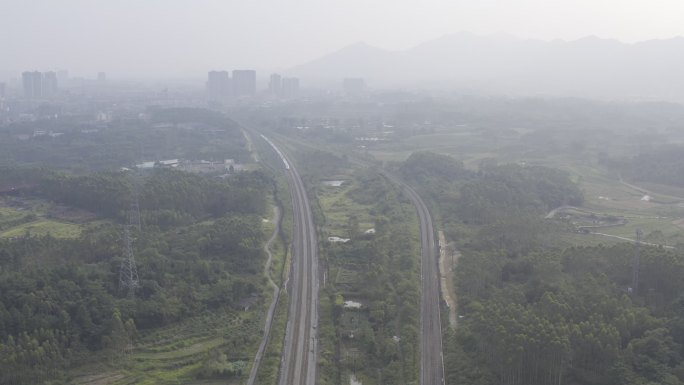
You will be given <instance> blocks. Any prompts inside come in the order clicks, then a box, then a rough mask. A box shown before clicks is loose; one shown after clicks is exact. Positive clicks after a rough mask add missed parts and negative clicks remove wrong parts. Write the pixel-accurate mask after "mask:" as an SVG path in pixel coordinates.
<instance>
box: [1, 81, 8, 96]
mask: <svg viewBox="0 0 684 385" xmlns="http://www.w3.org/2000/svg"><path fill="white" fill-rule="evenodd" d="M6 96H7V85H6V84H5V83H0V99H4V98H5V97H6Z"/></svg>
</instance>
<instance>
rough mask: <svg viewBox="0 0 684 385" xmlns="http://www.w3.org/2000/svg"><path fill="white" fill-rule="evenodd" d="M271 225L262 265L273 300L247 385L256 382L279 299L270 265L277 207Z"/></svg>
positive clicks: (277, 288) (275, 234)
mask: <svg viewBox="0 0 684 385" xmlns="http://www.w3.org/2000/svg"><path fill="white" fill-rule="evenodd" d="M273 224H274V225H275V226H274V227H273V233H272V234H271V238H269V239H268V241H267V242H266V244H265V245H264V251H266V254H268V259H267V260H266V264H265V265H264V274H265V275H266V278H268V284H269V285H270V286H271V287H272V288H273V299H272V300H271V305H269V307H268V313H267V314H266V324H265V326H264V335H263V337H262V338H261V343H260V344H259V350H257V354H256V356H255V357H254V363H253V364H252V370H250V372H249V379H248V380H247V384H248V385H253V384H254V381H256V374H257V371H258V370H259V364H260V363H261V360H262V359H263V358H264V352H265V351H266V345H267V344H268V340H269V337H270V335H271V327H272V325H273V314H274V313H275V308H276V305H277V304H278V297H280V288H279V287H278V285H276V283H275V282H274V281H273V278H271V273H270V271H271V263H272V262H273V253H271V244H272V243H273V241H274V240H275V239H276V237H277V236H278V233H279V232H280V208H278V206H275V207H273Z"/></svg>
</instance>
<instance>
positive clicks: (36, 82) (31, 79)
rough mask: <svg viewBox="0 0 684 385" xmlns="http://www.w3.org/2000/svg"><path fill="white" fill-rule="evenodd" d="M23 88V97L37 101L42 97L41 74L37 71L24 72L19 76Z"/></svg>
mask: <svg viewBox="0 0 684 385" xmlns="http://www.w3.org/2000/svg"><path fill="white" fill-rule="evenodd" d="M21 80H22V84H23V86H24V97H26V98H28V99H37V98H42V97H43V74H42V73H41V72H38V71H33V72H30V71H26V72H24V73H22V74H21Z"/></svg>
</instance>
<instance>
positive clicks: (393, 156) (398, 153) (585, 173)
mask: <svg viewBox="0 0 684 385" xmlns="http://www.w3.org/2000/svg"><path fill="white" fill-rule="evenodd" d="M450 130H451V129H450ZM514 131H515V132H517V134H518V136H517V137H516V135H507V136H505V137H503V138H501V137H499V138H498V139H495V140H489V138H488V137H487V136H486V135H484V132H485V131H479V130H472V129H468V130H459V131H456V132H454V131H453V130H452V131H450V132H445V130H444V129H442V130H438V131H436V132H434V133H430V134H421V135H415V136H411V137H409V138H405V139H404V140H402V141H397V142H388V143H383V144H378V145H375V146H374V147H373V148H371V149H369V150H368V151H369V152H370V153H371V154H372V155H373V156H375V157H376V158H378V159H379V160H383V161H402V160H405V159H406V158H408V156H410V154H411V153H412V152H415V151H421V150H429V151H432V152H437V153H441V154H446V155H450V156H452V157H455V158H457V159H460V160H462V161H463V162H464V164H465V165H466V166H467V167H468V168H471V169H476V168H477V165H478V163H479V162H480V161H481V160H483V159H488V158H489V159H496V160H497V161H499V162H502V163H521V164H529V165H540V166H546V167H552V168H558V169H562V170H565V171H567V172H569V173H570V175H571V178H572V180H574V181H575V182H576V183H578V184H579V185H580V188H581V189H582V190H583V191H584V195H585V202H584V205H583V207H582V208H585V209H587V210H590V211H592V212H596V213H599V214H601V215H607V216H616V217H624V218H626V219H627V223H626V224H625V225H623V226H616V227H609V228H601V229H596V230H594V231H597V232H601V233H605V234H611V235H617V236H622V237H626V238H630V239H634V238H635V232H636V229H641V231H642V232H643V233H644V237H645V238H649V235H651V234H653V235H652V236H650V239H652V240H656V238H659V239H660V240H661V242H662V243H664V244H667V245H674V244H676V243H677V242H683V241H684V203H683V202H682V201H683V200H684V189H681V188H677V187H671V186H663V185H657V184H652V183H651V184H643V185H642V184H639V185H638V186H635V185H631V184H629V183H626V182H624V183H623V182H622V181H621V180H620V178H619V175H615V174H614V173H612V172H610V171H609V170H607V169H605V168H604V167H603V166H601V165H600V164H599V162H598V158H597V154H598V153H599V152H600V151H603V150H604V149H602V148H601V147H600V146H598V145H596V144H593V143H589V144H588V145H587V147H586V148H585V149H584V150H582V151H579V152H578V153H577V154H573V155H568V154H567V153H565V152H563V151H555V150H554V149H553V148H554V146H558V145H561V146H565V145H566V144H564V143H560V144H559V143H555V144H553V143H550V145H549V148H548V149H545V148H544V147H541V146H538V145H536V146H530V145H527V144H525V143H524V140H523V139H522V135H523V134H525V132H524V130H522V131H521V130H514ZM610 151H611V152H613V153H620V154H623V155H628V154H629V152H627V151H626V150H625V149H622V148H611V149H610ZM645 195H649V197H650V200H645V199H643V198H644V196H645ZM561 238H562V239H559V243H560V244H563V245H565V244H568V245H572V244H579V245H589V244H606V245H607V244H614V243H617V242H622V241H621V240H619V239H615V238H612V239H611V238H609V237H602V236H598V235H591V236H589V235H586V234H563V235H562V236H561ZM661 242H655V243H661Z"/></svg>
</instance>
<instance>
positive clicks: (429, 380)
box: [385, 174, 444, 385]
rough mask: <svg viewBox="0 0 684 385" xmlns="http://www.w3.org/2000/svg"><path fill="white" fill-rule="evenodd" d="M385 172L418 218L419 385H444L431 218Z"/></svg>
mask: <svg viewBox="0 0 684 385" xmlns="http://www.w3.org/2000/svg"><path fill="white" fill-rule="evenodd" d="M385 175H386V176H387V177H388V178H389V179H390V180H391V181H392V182H394V183H395V184H398V185H400V186H402V187H403V188H404V191H406V193H407V194H408V196H409V198H410V199H411V202H412V203H413V205H414V206H415V207H416V211H417V212H418V218H419V219H420V241H421V254H422V257H421V267H420V282H421V299H420V317H421V318H420V353H421V354H420V356H421V358H420V383H421V385H442V384H444V358H443V356H442V351H443V349H442V320H441V314H440V312H441V311H440V293H439V284H440V281H439V280H440V277H439V267H438V263H439V260H438V252H437V250H436V243H435V230H434V228H433V227H432V217H431V216H430V212H429V211H428V209H427V206H425V203H424V202H423V200H422V199H421V198H420V196H419V195H418V193H416V191H415V190H413V189H412V188H411V187H410V186H409V185H407V184H406V183H404V182H403V181H401V180H399V179H397V178H395V177H394V176H392V175H389V174H385Z"/></svg>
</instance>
